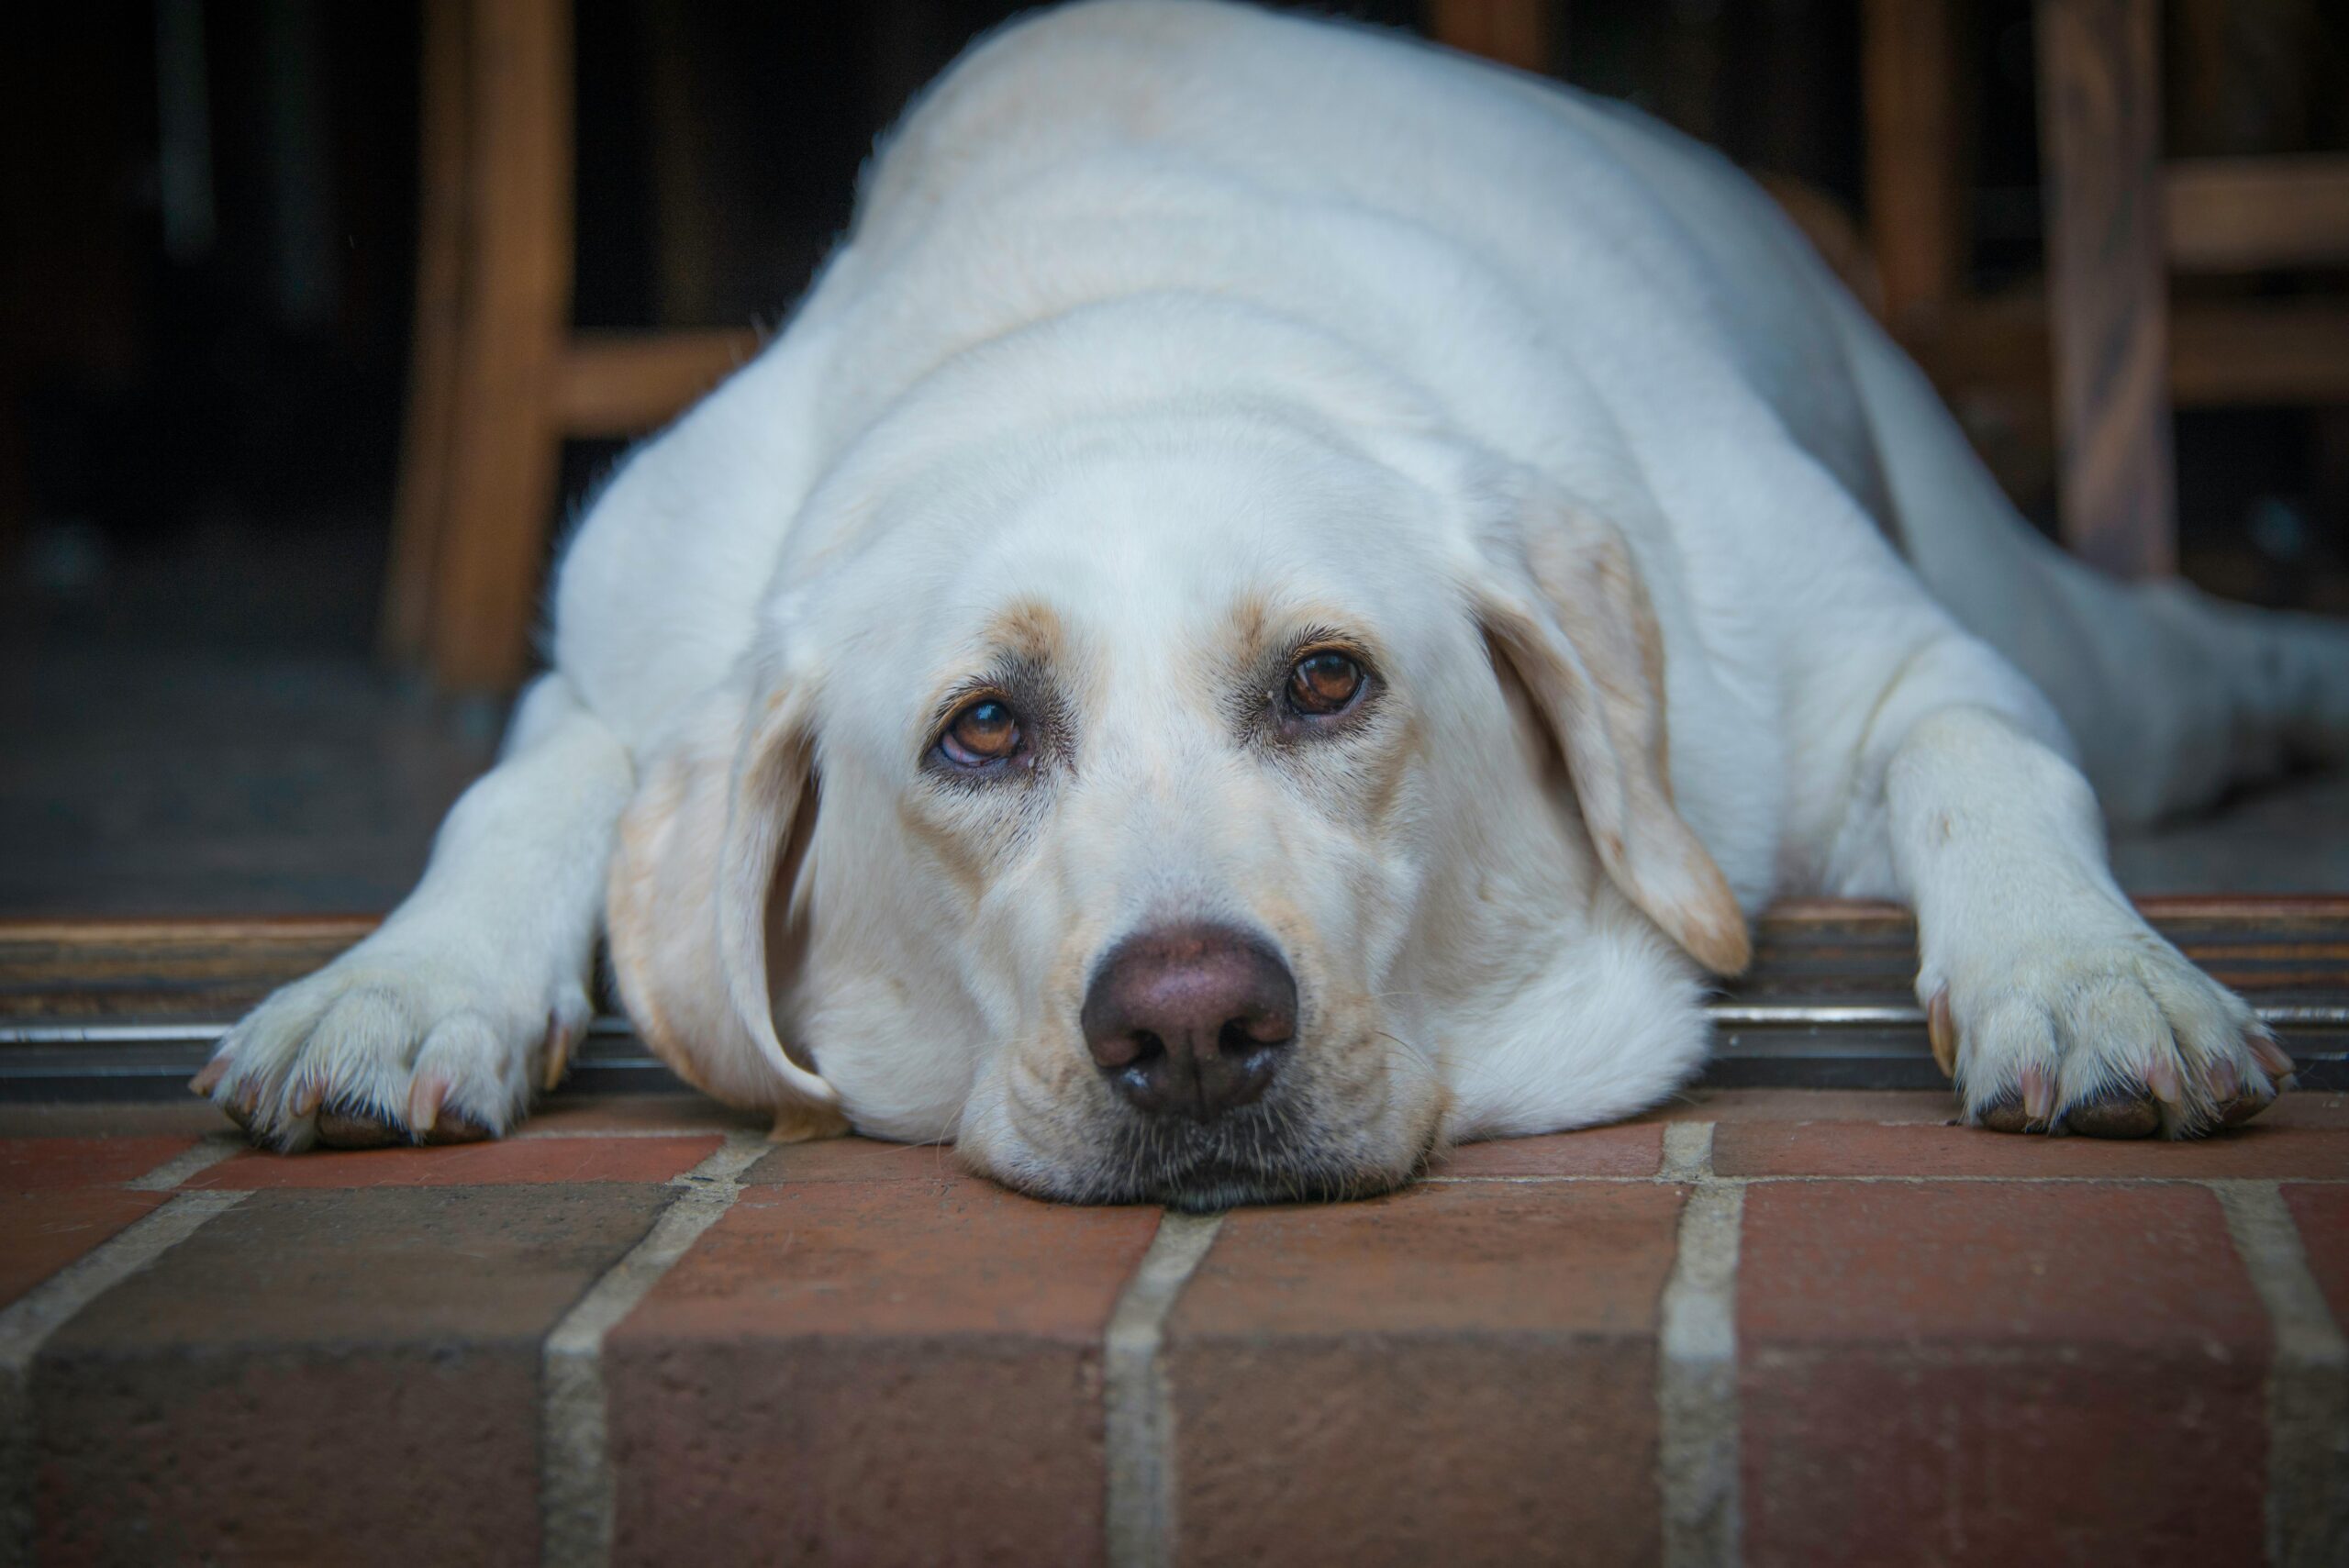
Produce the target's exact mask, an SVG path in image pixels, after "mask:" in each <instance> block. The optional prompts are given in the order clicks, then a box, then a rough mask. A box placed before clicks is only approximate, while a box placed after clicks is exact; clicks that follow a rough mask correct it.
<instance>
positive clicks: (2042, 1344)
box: [0, 1090, 2349, 1565]
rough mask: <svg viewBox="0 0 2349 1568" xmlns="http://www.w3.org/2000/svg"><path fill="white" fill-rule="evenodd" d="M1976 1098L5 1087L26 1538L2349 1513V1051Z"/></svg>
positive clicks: (1034, 1536)
mask: <svg viewBox="0 0 2349 1568" xmlns="http://www.w3.org/2000/svg"><path fill="white" fill-rule="evenodd" d="M1947 1115H1948V1106H1947V1103H1946V1101H1945V1100H1944V1099H1943V1096H1940V1095H1908V1094H1881V1095H1870V1094H1856V1093H1807V1092H1803V1091H1791V1090H1777V1091H1762V1090H1753V1091H1720V1092H1713V1093H1708V1094H1700V1095H1695V1096H1693V1097H1691V1098H1690V1099H1689V1100H1687V1101H1686V1102H1684V1103H1681V1104H1677V1105H1675V1106H1672V1107H1671V1108H1670V1109H1669V1110H1668V1111H1667V1112H1665V1113H1664V1114H1661V1115H1658V1116H1656V1117H1653V1118H1646V1119H1644V1120H1642V1121H1640V1122H1637V1123H1633V1124H1631V1125H1628V1126H1624V1127H1619V1128H1609V1129H1599V1130H1597V1131H1593V1132H1587V1133H1579V1134H1571V1135H1566V1136H1563V1137H1556V1138H1546V1139H1533V1140H1523V1141H1520V1142H1515V1143H1506V1144H1491V1145H1482V1146H1477V1147H1473V1148H1468V1149H1464V1150H1461V1151H1457V1152H1456V1153H1455V1154H1454V1155H1453V1157H1452V1158H1451V1159H1450V1160H1449V1161H1447V1162H1445V1163H1444V1164H1443V1165H1442V1167H1441V1168H1440V1169H1439V1170H1438V1171H1437V1172H1436V1173H1435V1174H1434V1176H1433V1177H1432V1178H1431V1180H1428V1181H1426V1182H1423V1183H1421V1184H1419V1185H1418V1186H1416V1187H1414V1188H1412V1189H1410V1190H1408V1191H1406V1192H1403V1193H1400V1194H1397V1195H1392V1196H1390V1197H1386V1198H1383V1199H1379V1200H1375V1201H1373V1202H1369V1203H1363V1204H1356V1205H1351V1206H1341V1207H1290V1208H1264V1209H1252V1210H1244V1211H1240V1212H1236V1213H1233V1214H1230V1215H1228V1216H1224V1217H1221V1218H1189V1217H1163V1216H1162V1215H1160V1214H1159V1213H1158V1212H1157V1211H1155V1210H1152V1209H1144V1208H1128V1209H1075V1208H1063V1207H1050V1206H1046V1205H1041V1204H1038V1203H1034V1202H1031V1201H1030V1200H1028V1199H1025V1198H1020V1197H1017V1196H1013V1195H1009V1194H1007V1193H1004V1192H1001V1191H998V1190H997V1189H996V1188H994V1187H992V1186H989V1185H987V1184H985V1183H982V1182H977V1181H974V1180H973V1179H971V1178H969V1177H966V1176H964V1175H962V1174H961V1173H958V1172H957V1171H956V1169H955V1168H954V1165H953V1163H952V1156H951V1154H950V1153H948V1152H947V1151H941V1150H937V1149H907V1148H897V1147H891V1146H887V1145H881V1144H872V1143H865V1142H862V1141H857V1140H844V1141H841V1142H837V1143H829V1144H818V1145H809V1146H801V1147H796V1148H781V1149H777V1148H770V1147H769V1146H767V1145H765V1144H764V1143H763V1141H761V1140H760V1139H759V1135H758V1132H757V1129H755V1127H754V1126H751V1125H750V1124H746V1123H745V1122H743V1121H742V1120H741V1119H740V1118H736V1117H732V1116H729V1114H728V1113H725V1112H722V1111H719V1110H717V1109H715V1108H714V1107H711V1106H707V1105H706V1104H704V1103H702V1102H700V1101H697V1100H694V1099H691V1098H687V1097H684V1096H665V1097H648V1098H644V1099H637V1100H617V1101H604V1102H593V1101H584V1100H575V1099H574V1100H570V1101H566V1102H562V1103H559V1104H558V1105H557V1106H554V1107H553V1108H551V1110H550V1111H548V1112H547V1113H546V1114H543V1115H541V1116H540V1118H536V1119H535V1120H533V1121H532V1122H531V1123H530V1124H529V1128H528V1129H527V1131H526V1132H525V1133H524V1134H523V1135H522V1136H518V1137H517V1138H514V1139H512V1140H508V1141H507V1142H505V1143H502V1144H495V1145H476V1146H471V1147H464V1148H450V1149H428V1150H390V1151H375V1152H368V1153H353V1154H323V1155H307V1156H302V1157H299V1158H295V1159H283V1158H278V1157H275V1156H270V1155H263V1154H256V1153H253V1152H250V1151H245V1150H242V1149H240V1148H239V1147H238V1146H237V1145H236V1144H235V1143H233V1142H232V1141H231V1140H229V1139H228V1138H226V1137H224V1136H222V1135H221V1134H220V1133H219V1131H218V1130H217V1128H216V1127H215V1125H214V1123H213V1122H212V1121H211V1119H210V1116H209V1113H208V1112H207V1111H206V1110H204V1109H203V1108H202V1107H195V1106H191V1107H185V1108H181V1107H158V1106H133V1107H122V1108H107V1107H96V1106H0V1301H5V1302H6V1303H7V1305H6V1306H5V1307H0V1376H5V1378H6V1382H5V1384H4V1385H0V1418H5V1419H6V1421H7V1422H8V1423H9V1426H8V1429H7V1430H6V1431H5V1432H0V1485H5V1488H6V1491H5V1494H0V1529H5V1530H6V1531H7V1532H8V1533H7V1534H6V1536H4V1537H0V1562H14V1561H18V1560H23V1559H27V1558H30V1559H32V1560H37V1561H40V1562H357V1563H367V1562H384V1563H393V1562H398V1563H433V1564H442V1563H464V1562H484V1563H511V1562H533V1561H546V1562H566V1563H568V1562H860V1563H888V1562H903V1563H932V1562H1002V1563H1015V1564H1027V1563H1061V1562H1094V1561H1119V1562H1177V1563H1195V1564H1222V1563H1244V1562H1264V1563H1275V1562H1277V1563H1309V1562H1344V1563H1349V1564H1375V1563H1388V1562H1392V1563H1423V1562H1442V1563H1522V1562H1573V1563H1616V1562H1625V1563H1638V1562H1667V1561H1669V1562H1750V1563H1754V1564H1789V1565H1793V1564H1818V1563H1844V1562H1850V1563H1911V1562H1914V1563H1936V1564H1939V1563H1973V1562H1980V1563H1999V1564H2004V1563H2009V1562H2034V1563H2037V1562H2051V1563H2074V1562H2076V1563H2107V1562H2132V1563H2159V1562H2179V1563H2192V1564H2196V1565H2209V1564H2220V1563H2233V1562H2245V1563H2249V1562H2290V1563H2310V1564H2319V1563H2325V1564H2339V1563H2343V1562H2349V1351H2344V1341H2343V1322H2344V1320H2349V1096H2343V1095H2315V1094H2299V1095H2292V1096H2288V1098H2287V1099H2286V1100H2285V1102H2284V1103H2283V1104H2282V1105H2280V1106H2278V1107H2277V1110H2276V1111H2274V1112H2273V1113H2271V1115H2270V1116H2269V1117H2268V1118H2266V1120H2265V1121H2264V1122H2263V1123H2261V1124H2258V1125H2255V1126H2254V1127H2252V1128H2249V1129H2243V1130H2242V1131H2240V1132H2237V1133H2235V1134H2232V1135H2231V1136H2228V1137H2226V1138H2223V1139H2220V1140H2212V1141H2211V1142H2210V1143H2207V1144H2201V1145H2197V1146H2190V1147H2169V1146H2155V1145H2147V1144H2106V1143H2095V1142H2091V1141H2088V1140H2053V1141H2050V1140H2028V1139H2007V1138H1999V1137H1997V1136H1995V1135H1992V1134H1987V1133H1974V1132H1968V1131H1965V1130H1963V1129H1954V1128H1949V1127H1946V1126H1944V1125H1943V1121H1944V1120H1945V1118H1946V1117H1947Z"/></svg>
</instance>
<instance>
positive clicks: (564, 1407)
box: [539, 1132, 774, 1568]
mask: <svg viewBox="0 0 2349 1568" xmlns="http://www.w3.org/2000/svg"><path fill="white" fill-rule="evenodd" d="M773 1147H774V1145H773V1144H772V1143H771V1142H769V1141H768V1140H767V1139H766V1138H765V1137H764V1136H763V1135H761V1134H759V1133H755V1132H734V1133H729V1134H728V1135H727V1139H726V1141H725V1143H724V1145H722V1146H721V1147H720V1148H719V1149H718V1151H717V1152H715V1153H713V1154H711V1155H710V1156H709V1158H707V1159H706V1160H704V1161H703V1162H701V1163H700V1164H698V1165H696V1166H695V1167H694V1168H693V1169H692V1170H690V1171H687V1172H686V1173H685V1174H684V1175H682V1176H679V1177H676V1178H675V1179H674V1180H673V1181H672V1182H671V1183H670V1185H672V1186H674V1187H678V1188H681V1189H682V1190H681V1191H680V1192H679V1193H678V1195H677V1197H676V1199H675V1201H674V1202H673V1203H671V1204H670V1205H669V1207H666V1208H664V1209H662V1211H661V1216H660V1218H657V1219H655V1220H654V1221H653V1222H652V1228H651V1229H650V1230H647V1231H646V1232H645V1233H644V1238H643V1240H640V1241H639V1242H637V1244H636V1245H635V1246H633V1247H631V1248H629V1251H628V1253H627V1255H626V1256H624V1257H622V1258H621V1259H620V1261H619V1262H616V1263H614V1264H613V1265H612V1266H611V1267H610V1268H608V1269H607V1270H605V1271H604V1273H603V1275H602V1276H601V1277H600V1278H598V1279H597V1280H596V1283H595V1284H592V1285H590V1286H588V1288H587V1293H586V1294H585V1295H584V1296H581V1297H580V1298H579V1302H578V1304H577V1305H576V1306H574V1307H572V1309H571V1310H570V1311H569V1312H567V1313H565V1314H563V1317H562V1321H561V1322H559V1323H557V1324H556V1325H555V1326H554V1328H553V1329H552V1330H551V1332H550V1333H549V1334H548V1335H547V1340H546V1345H545V1347H544V1349H543V1351H541V1352H540V1372H541V1376H540V1411H539V1521H540V1538H539V1560H540V1562H544V1563H550V1564H559V1565H560V1568H593V1565H595V1564H597V1563H602V1562H609V1561H610V1560H611V1555H612V1537H613V1528H614V1526H615V1524H616V1523H617V1503H618V1499H617V1497H616V1496H615V1478H614V1475H613V1471H612V1454H611V1410H610V1406H609V1403H608V1399H607V1393H606V1390H605V1387H604V1339H605V1336H606V1335H607V1334H609V1333H610V1332H611V1331H612V1330H613V1329H615V1328H617V1327H618V1326H619V1323H620V1321H621V1320H622V1319H623V1318H626V1317H627V1316H628V1315H629V1313H630V1312H633V1311H635V1310H636V1308H637V1306H638V1305H639V1304H640V1302H642V1301H643V1300H644V1298H645V1297H646V1296H650V1295H651V1293H652V1288H653V1286H655V1285H657V1284H660V1283H661V1281H662V1276H664V1275H666V1274H667V1273H668V1272H669V1271H670V1270H671V1269H672V1268H674V1267H675V1266H676V1263H677V1260H678V1259H680V1258H682V1257H684V1256H685V1253H686V1251H688V1250H689V1249H690V1248H691V1247H692V1246H693V1244H694V1243H695V1242H696V1240H700V1238H701V1234H702V1232H704V1231H705V1230H707V1229H709V1228H710V1227H711V1226H713V1225H715V1224H717V1223H718V1220H719V1219H720V1218H723V1217H724V1215H725V1213H726V1211H727V1210H728V1209H729V1208H731V1207H734V1202H735V1200H736V1199H737V1198H739V1197H740V1196H741V1195H742V1182H741V1178H742V1173H744V1172H745V1171H748V1170H749V1169H750V1168H751V1166H752V1165H754V1164H756V1163H757V1162H758V1161H759V1159H760V1158H761V1156H763V1155H764V1154H765V1153H766V1152H767V1151H768V1150H770V1149H772V1148H773Z"/></svg>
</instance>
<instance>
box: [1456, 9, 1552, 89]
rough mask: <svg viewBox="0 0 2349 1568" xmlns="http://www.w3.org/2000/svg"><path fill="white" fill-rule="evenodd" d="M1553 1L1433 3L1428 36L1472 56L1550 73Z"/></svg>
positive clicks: (1521, 69)
mask: <svg viewBox="0 0 2349 1568" xmlns="http://www.w3.org/2000/svg"><path fill="white" fill-rule="evenodd" d="M1552 4H1553V0H1430V4H1429V6H1428V32H1429V34H1430V35H1431V37H1433V38H1434V39H1435V40H1436V42H1438V43H1440V44H1444V45H1447V46H1449V47H1450V48H1453V49H1456V50H1461V51H1462V52H1464V53H1467V54H1481V55H1483V56H1484V57H1485V58H1486V60H1492V61H1499V62H1500V63H1501V64H1503V65H1513V66H1515V67H1517V69H1518V70H1520V71H1531V72H1534V73H1535V74H1537V75H1546V74H1548V73H1549V72H1550V70H1551V68H1552V65H1553V61H1552V59H1551V54H1552V46H1553V43H1554V42H1555V40H1554V39H1553V36H1552V35H1553V28H1552V26H1551V22H1552V17H1551V14H1550V12H1551V6H1552Z"/></svg>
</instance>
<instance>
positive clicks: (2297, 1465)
mask: <svg viewBox="0 0 2349 1568" xmlns="http://www.w3.org/2000/svg"><path fill="white" fill-rule="evenodd" d="M2208 1185H2209V1186H2210V1190H2211V1192H2212V1193H2213V1194H2215V1195H2217V1197H2218V1200H2219V1207H2221V1209H2222V1210H2224V1211H2225V1214H2226V1217H2227V1230H2228V1232H2229V1234H2230V1235H2232V1237H2233V1238H2234V1243H2235V1251H2236V1252H2238V1253H2239V1254H2240V1255H2241V1256H2242V1258H2243V1268H2244V1270H2245V1271H2246V1272H2247V1273H2249V1274H2250V1275H2251V1284H2252V1288H2253V1289H2254V1290H2255V1291H2257V1292H2258V1293H2259V1300H2260V1305H2261V1306H2263V1307H2266V1309H2267V1321H2268V1326H2269V1328H2270V1329H2272V1330H2273V1331H2274V1334H2275V1340H2276V1347H2275V1351H2274V1353H2273V1354H2271V1355H2270V1356H2269V1358H2268V1362H2267V1390H2266V1393H2267V1498H2266V1537H2267V1542H2266V1544H2267V1561H2268V1562H2272V1563H2277V1564H2279V1565H2281V1568H2320V1565H2331V1564H2336V1563H2340V1562H2349V1451H2344V1447H2345V1446H2349V1340H2344V1338H2343V1334H2342V1329H2341V1325H2340V1324H2338V1323H2336V1322H2334V1321H2333V1318H2332V1309H2331V1308H2330V1307H2327V1306H2326V1304H2325V1299H2324V1292H2323V1290H2322V1289H2321V1287H2320V1286H2319V1285H2318V1284H2317V1282H2316V1276H2315V1274H2313V1273H2310V1270H2309V1260H2308V1252H2307V1250H2306V1249H2305V1248H2304V1247H2303V1246H2302V1245H2301V1243H2300V1233H2299V1227H2297V1226H2296V1225H2294V1224H2293V1222H2292V1211H2291V1209H2290V1208H2289V1207H2287V1206H2286V1204H2285V1202H2284V1194H2283V1190H2282V1188H2281V1186H2280V1185H2279V1184H2277V1183H2275V1182H2263V1181H2212V1182H2210V1183H2209V1184H2208Z"/></svg>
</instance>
